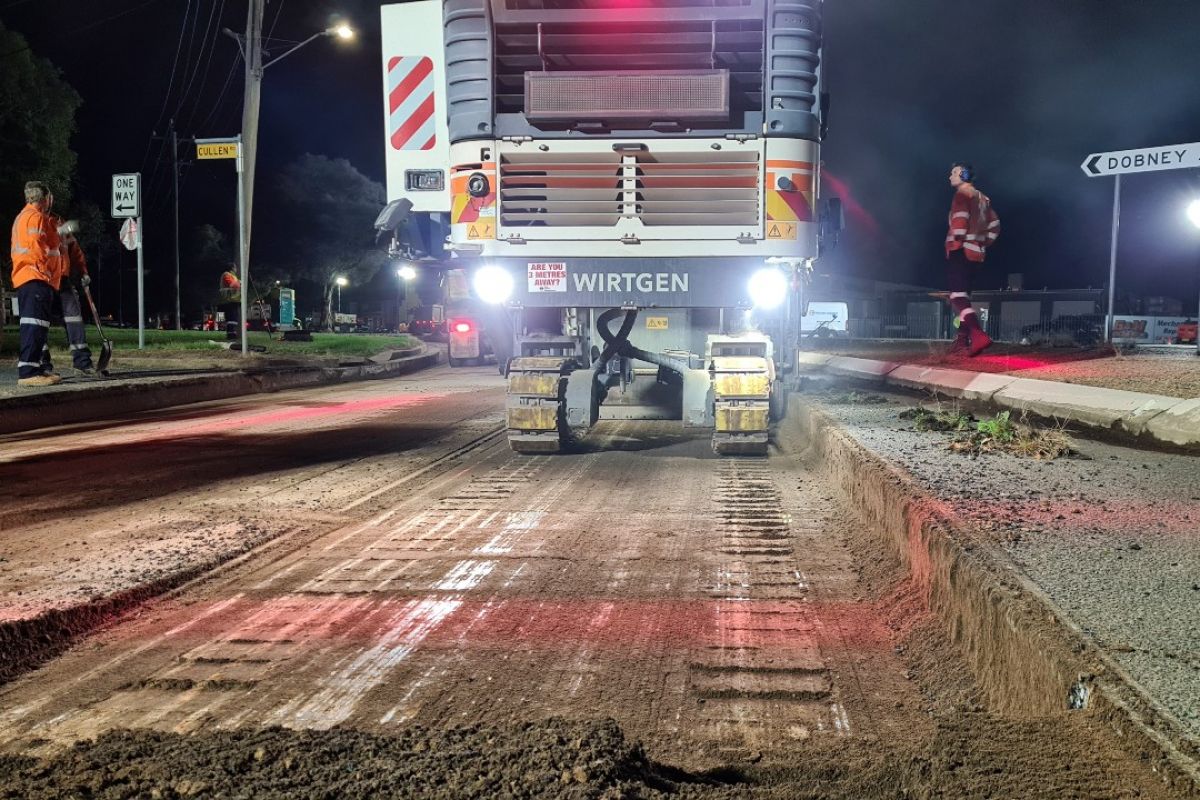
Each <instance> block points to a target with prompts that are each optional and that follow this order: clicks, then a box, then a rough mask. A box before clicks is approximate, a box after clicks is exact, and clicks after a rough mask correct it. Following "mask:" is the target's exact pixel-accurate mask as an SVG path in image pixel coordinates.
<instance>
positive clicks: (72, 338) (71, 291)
mask: <svg viewBox="0 0 1200 800" xmlns="http://www.w3.org/2000/svg"><path fill="white" fill-rule="evenodd" d="M58 298H59V300H60V301H61V302H62V318H63V327H65V328H66V329H67V342H68V343H69V346H70V348H71V365H72V366H73V367H75V369H91V368H92V351H91V350H89V349H88V343H87V329H86V328H85V327H84V325H83V309H82V307H81V306H80V305H79V290H78V289H76V288H75V285H74V284H73V283H71V282H70V281H67V282H64V283H63V287H62V289H60V290H59V292H58ZM47 355H49V351H47Z"/></svg>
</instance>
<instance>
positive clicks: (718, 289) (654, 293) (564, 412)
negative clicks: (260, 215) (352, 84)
mask: <svg viewBox="0 0 1200 800" xmlns="http://www.w3.org/2000/svg"><path fill="white" fill-rule="evenodd" d="M821 11H822V0H445V1H444V2H442V1H441V0H419V1H418V2H409V3H400V4H395V5H390V6H384V7H383V9H382V15H383V62H384V64H383V66H384V74H385V94H386V97H387V104H386V115H385V116H386V120H387V122H386V124H387V138H388V144H387V148H388V192H389V199H390V200H392V201H397V200H404V199H406V200H408V201H410V202H411V203H412V204H413V205H412V210H413V212H414V216H417V215H421V214H428V215H429V218H428V220H432V222H433V224H429V225H428V228H429V230H431V231H432V232H433V234H432V236H433V237H434V238H436V237H437V235H438V231H439V226H438V224H437V223H438V220H442V221H443V222H444V223H445V224H446V225H448V235H449V239H448V243H447V244H446V250H448V251H449V252H450V255H451V256H452V258H453V263H452V264H451V266H457V267H461V268H465V269H466V270H467V271H468V273H469V275H470V284H471V286H472V287H473V291H474V293H475V295H476V296H477V298H478V299H479V300H481V301H483V302H484V303H489V304H492V307H493V308H495V309H496V311H497V313H496V314H495V316H494V317H493V318H492V319H489V320H488V322H487V325H488V330H489V333H490V334H491V336H492V337H493V345H494V347H495V349H496V351H497V355H498V358H499V360H500V362H501V363H502V364H506V365H507V376H508V399H507V419H508V435H509V441H510V442H511V443H512V447H513V449H514V450H516V451H518V452H522V453H552V452H557V451H558V450H560V449H561V448H563V446H564V445H565V444H566V443H567V442H568V441H569V440H570V439H572V438H573V437H576V436H579V435H581V434H582V433H584V432H586V431H587V429H588V428H589V427H590V426H592V425H593V424H595V423H596V421H597V420H598V419H679V420H682V422H683V424H684V425H685V426H688V427H704V428H709V429H711V430H712V432H713V447H714V449H715V450H716V451H717V452H718V453H722V454H760V453H764V452H766V448H767V437H768V428H769V424H770V421H771V420H772V419H773V418H776V417H777V416H778V415H779V414H780V413H781V412H782V409H783V405H784V403H785V400H786V389H785V388H784V385H783V381H782V378H783V373H784V372H785V365H791V364H793V363H794V356H795V347H796V343H797V339H798V335H799V333H798V332H799V329H800V313H801V303H800V287H801V284H802V279H803V277H804V276H805V275H806V274H807V271H808V269H809V268H810V266H811V263H812V260H813V259H814V258H815V257H816V255H817V245H818V241H817V240H818V225H817V219H816V217H817V215H816V213H815V209H816V197H815V194H816V190H817V186H818V171H819V163H820V162H819V144H818V143H819V141H820V138H821V135H822V122H823V109H822V103H821V97H822V95H821V91H820V63H821ZM441 215H448V219H447V218H446V217H443V216H441ZM428 220H427V224H428Z"/></svg>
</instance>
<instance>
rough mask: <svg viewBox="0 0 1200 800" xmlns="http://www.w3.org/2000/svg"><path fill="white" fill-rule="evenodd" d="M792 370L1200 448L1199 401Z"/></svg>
mask: <svg viewBox="0 0 1200 800" xmlns="http://www.w3.org/2000/svg"><path fill="white" fill-rule="evenodd" d="M798 370H799V371H800V372H801V373H803V374H806V375H812V374H814V373H819V372H823V373H825V374H828V375H833V376H835V377H838V378H842V379H848V380H853V381H856V382H859V383H872V384H876V385H878V384H881V383H886V384H888V385H891V386H896V387H899V388H902V389H909V390H914V391H920V392H926V393H930V394H936V395H944V396H947V397H953V398H958V399H961V400H965V401H970V402H975V403H979V404H983V405H986V406H988V407H991V408H997V409H1007V410H1010V411H1016V412H1019V413H1021V414H1029V415H1031V416H1033V417H1036V418H1040V419H1043V420H1046V421H1050V422H1054V423H1064V422H1074V423H1079V424H1082V425H1085V426H1087V427H1089V428H1092V429H1094V430H1096V431H1098V432H1107V433H1117V434H1123V435H1126V436H1129V437H1133V438H1140V439H1141V440H1143V441H1153V442H1155V443H1157V444H1161V445H1167V446H1170V447H1175V448H1182V449H1185V450H1196V449H1200V399H1197V400H1181V399H1179V398H1176V397H1165V396H1162V395H1154V394H1143V393H1141V392H1127V391H1123V390H1120V389H1103V388H1099V387H1095V386H1084V385H1081V384H1077V383H1062V382H1059V381H1043V380H1034V379H1032V378H1018V377H1015V376H1012V375H998V374H994V373H986V372H972V371H970V370H957V369H943V368H939V367H929V366H924V365H920V364H897V363H895V362H892V361H877V360H872V359H865V358H844V357H836V356H835V357H831V358H827V359H826V360H825V361H824V362H822V361H820V360H819V359H816V358H813V359H805V360H803V361H802V362H801V363H800V364H798Z"/></svg>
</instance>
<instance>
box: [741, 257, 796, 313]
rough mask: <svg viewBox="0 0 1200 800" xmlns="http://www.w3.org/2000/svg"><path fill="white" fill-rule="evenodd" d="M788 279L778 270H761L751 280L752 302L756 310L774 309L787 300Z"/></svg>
mask: <svg viewBox="0 0 1200 800" xmlns="http://www.w3.org/2000/svg"><path fill="white" fill-rule="evenodd" d="M787 291H788V279H787V275H784V274H783V273H782V272H780V271H779V270H777V269H773V268H771V267H767V268H765V269H760V270H759V271H758V272H756V273H754V275H753V276H752V277H751V278H750V300H751V302H753V303H754V307H755V308H762V309H772V308H776V307H778V306H779V305H780V304H782V303H783V301H784V300H785V299H786V298H787Z"/></svg>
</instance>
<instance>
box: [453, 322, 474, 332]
mask: <svg viewBox="0 0 1200 800" xmlns="http://www.w3.org/2000/svg"><path fill="white" fill-rule="evenodd" d="M454 332H455V333H470V332H471V323H469V322H462V321H459V322H456V323H454Z"/></svg>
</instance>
